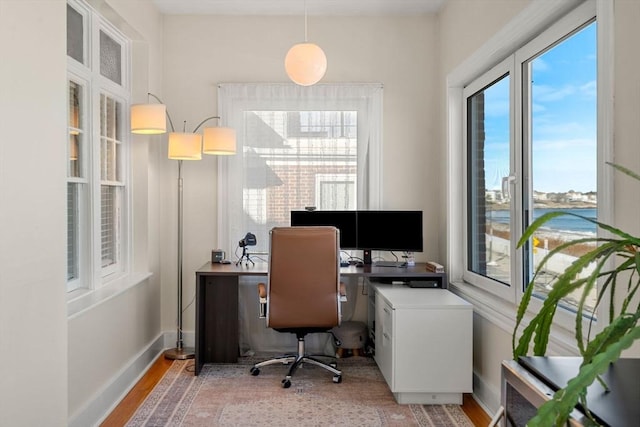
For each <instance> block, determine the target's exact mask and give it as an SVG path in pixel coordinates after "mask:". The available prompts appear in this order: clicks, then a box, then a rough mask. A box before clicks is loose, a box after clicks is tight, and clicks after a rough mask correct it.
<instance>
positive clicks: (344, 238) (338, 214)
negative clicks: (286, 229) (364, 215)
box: [291, 211, 358, 249]
mask: <svg viewBox="0 0 640 427" xmlns="http://www.w3.org/2000/svg"><path fill="white" fill-rule="evenodd" d="M305 225H307V226H309V225H314V226H315V225H332V226H334V227H336V228H337V229H338V230H340V249H357V248H358V247H357V243H358V240H357V239H356V211H291V226H293V227H299V226H305Z"/></svg>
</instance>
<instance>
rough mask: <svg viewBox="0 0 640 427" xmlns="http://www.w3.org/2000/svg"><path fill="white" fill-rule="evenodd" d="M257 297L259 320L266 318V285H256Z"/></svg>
mask: <svg viewBox="0 0 640 427" xmlns="http://www.w3.org/2000/svg"><path fill="white" fill-rule="evenodd" d="M258 297H259V301H260V315H259V317H260V318H261V319H264V318H266V317H267V285H265V284H264V283H258Z"/></svg>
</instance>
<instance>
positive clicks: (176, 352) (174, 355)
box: [164, 347, 196, 360]
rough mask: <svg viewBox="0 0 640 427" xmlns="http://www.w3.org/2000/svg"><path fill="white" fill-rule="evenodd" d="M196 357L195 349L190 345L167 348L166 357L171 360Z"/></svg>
mask: <svg viewBox="0 0 640 427" xmlns="http://www.w3.org/2000/svg"><path fill="white" fill-rule="evenodd" d="M194 357H196V353H195V350H194V349H193V348H189V347H183V348H170V349H169V350H165V352H164V358H165V359H171V360H185V359H193V358H194Z"/></svg>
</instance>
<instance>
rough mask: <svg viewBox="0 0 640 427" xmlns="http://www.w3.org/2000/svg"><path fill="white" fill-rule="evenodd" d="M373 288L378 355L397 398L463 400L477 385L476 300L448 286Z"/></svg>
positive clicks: (374, 285) (426, 401)
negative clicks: (474, 351)
mask: <svg viewBox="0 0 640 427" xmlns="http://www.w3.org/2000/svg"><path fill="white" fill-rule="evenodd" d="M370 289H371V291H372V292H370V295H369V298H370V306H369V309H370V310H372V311H373V315H372V316H370V319H371V320H373V319H375V323H374V325H369V326H370V327H371V326H373V332H374V334H373V338H374V342H375V361H376V363H377V364H378V367H379V368H380V371H381V372H382V374H383V375H384V378H385V380H386V381H387V384H388V385H389V387H390V388H391V391H392V392H393V394H394V396H395V398H396V400H397V401H398V403H420V404H429V403H432V404H443V403H454V404H462V394H463V393H469V392H471V391H472V321H473V319H472V316H473V309H472V306H471V304H469V303H468V302H466V301H464V300H463V299H462V298H460V297H458V296H457V295H455V294H453V293H451V292H449V291H448V290H446V289H412V288H408V287H406V286H403V285H385V284H377V283H372V284H371V287H370ZM370 314H371V313H370ZM370 323H371V322H370Z"/></svg>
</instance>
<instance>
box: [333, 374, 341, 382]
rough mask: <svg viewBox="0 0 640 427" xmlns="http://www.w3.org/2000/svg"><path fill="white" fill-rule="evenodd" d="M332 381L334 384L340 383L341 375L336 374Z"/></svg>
mask: <svg viewBox="0 0 640 427" xmlns="http://www.w3.org/2000/svg"><path fill="white" fill-rule="evenodd" d="M333 382H334V383H336V384H340V383H341V382H342V375H336V376H335V377H333Z"/></svg>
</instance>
